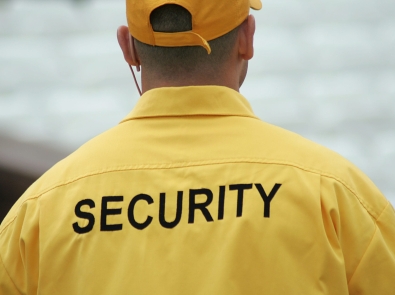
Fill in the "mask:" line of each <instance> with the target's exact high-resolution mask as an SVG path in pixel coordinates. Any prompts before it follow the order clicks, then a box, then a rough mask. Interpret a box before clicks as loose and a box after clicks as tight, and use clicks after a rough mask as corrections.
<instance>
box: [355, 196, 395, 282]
mask: <svg viewBox="0 0 395 295" xmlns="http://www.w3.org/2000/svg"><path fill="white" fill-rule="evenodd" d="M388 206H390V203H389V202H388V203H387V206H385V207H384V209H383V211H381V213H380V215H379V216H378V217H377V219H376V220H375V230H374V233H373V235H372V238H371V239H370V241H369V243H368V246H367V247H366V249H365V251H364V252H363V254H362V257H361V259H360V260H359V262H358V265H357V267H356V268H355V270H354V272H353V274H352V276H351V277H350V280H349V281H348V282H347V284H348V285H350V283H351V281H352V279H353V278H354V275H355V273H356V272H357V270H358V268H359V267H360V265H361V262H362V260H363V259H364V257H365V255H366V253H367V252H368V249H369V247H370V245H371V244H372V242H373V239H374V236H375V235H376V233H377V231H378V226H377V220H378V219H380V217H381V215H383V213H384V212H385V210H387V208H388Z"/></svg>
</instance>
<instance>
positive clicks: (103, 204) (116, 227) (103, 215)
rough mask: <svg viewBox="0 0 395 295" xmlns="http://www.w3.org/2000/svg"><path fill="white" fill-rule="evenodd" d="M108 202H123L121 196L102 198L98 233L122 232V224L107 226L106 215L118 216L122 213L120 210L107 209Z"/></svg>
mask: <svg viewBox="0 0 395 295" xmlns="http://www.w3.org/2000/svg"><path fill="white" fill-rule="evenodd" d="M110 202H123V196H111V197H103V198H102V200H101V217H100V231H117V230H122V224H107V216H108V215H119V214H121V213H122V209H121V208H117V209H108V203H110Z"/></svg>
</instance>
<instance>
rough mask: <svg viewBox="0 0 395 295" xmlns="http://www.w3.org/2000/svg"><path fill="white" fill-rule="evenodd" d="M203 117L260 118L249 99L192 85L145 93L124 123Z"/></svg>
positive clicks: (230, 91) (233, 91)
mask: <svg viewBox="0 0 395 295" xmlns="http://www.w3.org/2000/svg"><path fill="white" fill-rule="evenodd" d="M199 115H202V116H241V117H252V118H257V117H256V116H255V115H254V113H253V111H252V109H251V106H250V104H249V102H248V101H247V99H245V98H244V97H243V96H242V95H241V94H240V93H238V92H236V91H235V90H233V89H230V88H227V87H223V86H188V87H166V88H156V89H152V90H149V91H147V92H145V93H144V94H143V95H142V96H141V97H140V99H139V101H138V102H137V104H136V106H135V107H134V109H133V110H132V111H131V112H130V113H129V115H127V116H126V118H125V119H123V120H122V122H125V121H129V120H134V119H141V118H150V117H179V116H199ZM122 122H121V123H122Z"/></svg>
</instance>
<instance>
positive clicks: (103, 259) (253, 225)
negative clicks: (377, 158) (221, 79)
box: [0, 86, 395, 295]
mask: <svg viewBox="0 0 395 295" xmlns="http://www.w3.org/2000/svg"><path fill="white" fill-rule="evenodd" d="M0 258H1V260H0V294H1V295H13V294H29V295H30V294H40V295H62V294H65V295H75V294H81V295H100V294H108V295H114V294H136V295H153V294H163V295H174V294H180V295H181V294H182V295H185V294H202V295H212V294H216V295H218V294H223V295H233V294H237V295H247V294H253V295H255V294H265V295H280V294H286V295H288V294H295V295H301V294H303V295H313V294H314V295H315V294H317V295H318V294H330V295H345V294H358V295H361V294H371V295H373V294H374V295H393V294H395V213H394V209H393V207H392V206H391V205H390V203H389V202H388V201H387V200H386V199H385V198H384V197H383V196H382V194H381V193H380V192H379V190H378V189H377V188H376V187H375V186H374V185H373V183H372V182H371V181H370V180H369V179H368V178H367V177H366V176H365V175H364V174H362V173H361V172H360V171H359V170H358V169H357V168H355V167H354V166H353V165H352V164H350V163H349V162H348V161H346V160H345V159H343V158H342V157H340V156H339V155H338V154H336V153H334V152H332V151H329V150H328V149H326V148H324V147H321V146H319V145H317V144H315V143H312V142H310V141H308V140H306V139H304V138H302V137H300V136H298V135H296V134H293V133H291V132H289V131H286V130H283V129H281V128H278V127H275V126H272V125H270V124H267V123H264V122H262V121H260V120H259V119H258V118H257V117H256V116H255V115H254V114H253V112H252V111H251V108H250V106H249V104H248V102H247V101H246V100H245V98H243V97H242V96H241V95H240V94H239V93H237V92H235V91H233V90H231V89H228V88H225V87H214V86H205V87H185V88H162V89H156V90H151V91H149V92H147V93H145V94H144V95H143V96H142V97H141V99H140V101H139V102H138V104H137V105H136V107H135V108H134V110H133V111H132V112H131V113H130V114H129V115H128V116H127V117H126V118H125V119H124V120H123V121H122V123H121V124H119V125H118V126H116V127H115V128H113V129H111V130H109V131H107V132H105V133H104V134H102V135H100V136H98V137H96V138H94V139H93V140H91V141H89V142H88V143H86V144H85V145H83V146H82V147H81V148H80V149H78V150H77V151H76V152H75V153H73V154H71V155H70V156H69V157H67V158H66V159H64V160H63V161H61V162H59V163H58V164H56V165H55V166H54V167H53V168H52V169H51V170H49V171H48V172H47V173H46V174H44V175H43V176H42V177H41V178H40V179H39V180H38V181H37V182H36V183H35V184H34V185H32V186H31V187H30V188H29V189H28V190H27V191H26V193H25V194H24V195H23V196H22V197H21V198H20V199H19V201H18V202H17V203H16V204H15V205H14V207H13V208H12V209H11V211H10V212H9V214H8V215H7V217H6V218H5V219H4V221H3V222H2V224H1V226H0Z"/></svg>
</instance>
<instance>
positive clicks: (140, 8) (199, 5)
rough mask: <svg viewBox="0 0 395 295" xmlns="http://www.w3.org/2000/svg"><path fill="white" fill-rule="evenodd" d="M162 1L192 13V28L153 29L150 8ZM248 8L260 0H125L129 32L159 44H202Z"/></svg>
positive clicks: (233, 25) (221, 32)
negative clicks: (172, 31) (155, 30)
mask: <svg viewBox="0 0 395 295" xmlns="http://www.w3.org/2000/svg"><path fill="white" fill-rule="evenodd" d="M165 4H176V5H180V6H182V7H184V8H185V9H187V10H188V11H189V12H190V13H191V15H192V30H191V31H187V32H179V33H161V32H154V30H153V29H152V26H151V22H150V15H151V13H152V11H153V10H155V9H156V8H158V7H160V6H163V5H165ZM250 8H252V9H255V10H259V9H261V8H262V3H261V1H260V0H126V15H127V20H128V25H129V32H130V34H131V35H132V36H133V37H134V38H136V39H137V40H139V41H140V42H143V43H146V44H150V45H155V46H163V47H179V46H203V47H204V48H206V50H207V52H208V53H210V52H211V48H210V45H209V44H208V42H207V41H210V40H213V39H216V38H218V37H221V36H222V35H225V34H226V33H228V32H230V31H231V30H233V29H234V28H236V27H237V26H238V25H240V24H241V23H242V22H243V21H244V20H245V19H246V18H247V16H248V14H249V10H250Z"/></svg>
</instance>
